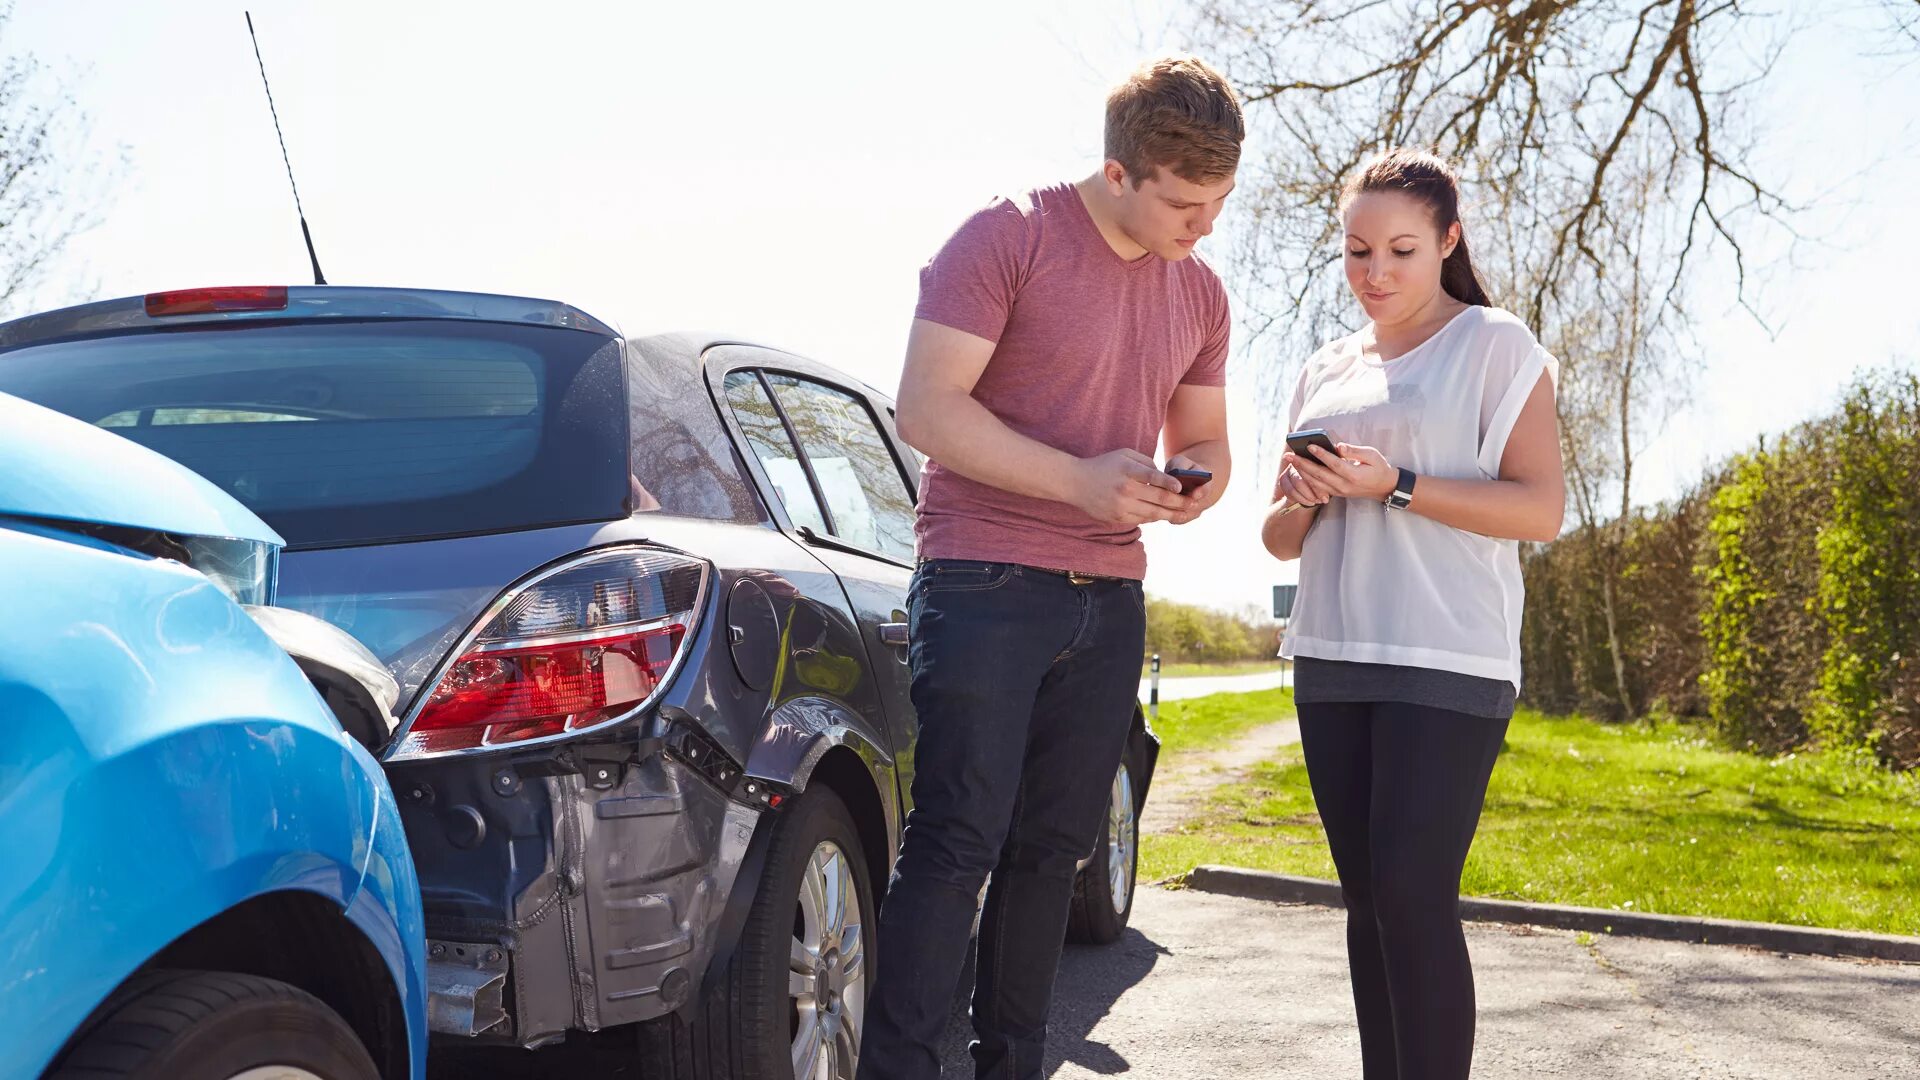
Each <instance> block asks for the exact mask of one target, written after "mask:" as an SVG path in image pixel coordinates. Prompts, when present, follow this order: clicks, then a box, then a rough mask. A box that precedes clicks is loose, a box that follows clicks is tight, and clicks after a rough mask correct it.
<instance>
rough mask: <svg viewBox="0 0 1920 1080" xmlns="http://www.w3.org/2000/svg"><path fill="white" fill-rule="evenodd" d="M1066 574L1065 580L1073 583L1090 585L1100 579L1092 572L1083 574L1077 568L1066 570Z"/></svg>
mask: <svg viewBox="0 0 1920 1080" xmlns="http://www.w3.org/2000/svg"><path fill="white" fill-rule="evenodd" d="M1066 574H1067V580H1068V581H1069V582H1071V583H1073V584H1075V585H1091V584H1093V583H1094V582H1096V581H1099V580H1100V579H1099V578H1097V577H1094V576H1093V575H1092V574H1083V573H1081V572H1079V571H1078V570H1068V571H1067V572H1066Z"/></svg>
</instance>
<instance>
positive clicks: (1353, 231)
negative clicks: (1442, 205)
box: [1340, 191, 1460, 326]
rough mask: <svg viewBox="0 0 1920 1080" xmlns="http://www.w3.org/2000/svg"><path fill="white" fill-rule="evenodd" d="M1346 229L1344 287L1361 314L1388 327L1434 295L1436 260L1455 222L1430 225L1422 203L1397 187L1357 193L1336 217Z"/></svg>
mask: <svg viewBox="0 0 1920 1080" xmlns="http://www.w3.org/2000/svg"><path fill="white" fill-rule="evenodd" d="M1340 218H1341V223H1342V224H1343V225H1344V226H1345V229H1346V234H1347V235H1346V255H1345V258H1344V259H1343V260H1342V261H1344V262H1345V263H1346V267H1347V287H1348V288H1351V289H1352V290H1353V295H1354V297H1355V298H1356V299H1358V300H1359V301H1360V306H1361V308H1363V309H1364V310H1365V311H1366V313H1367V318H1369V319H1371V320H1373V322H1374V323H1375V324H1376V325H1384V326H1392V325H1394V324H1396V323H1401V322H1405V321H1406V320H1408V319H1410V318H1413V317H1415V316H1417V315H1419V314H1420V313H1421V312H1422V311H1424V310H1425V309H1426V307H1427V305H1429V304H1431V303H1432V302H1433V301H1434V300H1435V298H1437V297H1438V296H1439V293H1440V263H1441V261H1442V260H1443V259H1445V258H1446V257H1447V256H1448V255H1450V254H1452V252H1453V248H1454V245H1455V244H1456V243H1458V242H1459V239H1460V224H1459V223H1458V222H1455V223H1454V224H1452V225H1450V226H1448V228H1447V231H1446V233H1445V234H1444V235H1443V234H1441V232H1440V231H1439V230H1438V229H1436V228H1434V225H1433V211H1432V209H1430V208H1429V207H1428V206H1427V204H1426V203H1424V202H1421V201H1420V200H1419V199H1416V198H1414V197H1413V196H1411V195H1406V194H1403V193H1401V192H1398V191H1370V192H1367V193H1365V194H1362V195H1357V196H1355V197H1354V198H1353V201H1351V202H1349V203H1348V204H1347V207H1346V209H1345V210H1344V211H1343V212H1342V213H1341V215H1340Z"/></svg>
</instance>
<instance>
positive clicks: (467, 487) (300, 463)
mask: <svg viewBox="0 0 1920 1080" xmlns="http://www.w3.org/2000/svg"><path fill="white" fill-rule="evenodd" d="M621 385H622V377H621V367H620V352H619V344H618V342H617V341H616V340H615V339H613V338H609V337H605V336H603V335H599V334H592V333H587V332H583V331H579V330H568V329H558V328H553V327H540V326H515V325H512V324H503V323H458V322H452V321H446V320H422V321H378V322H360V323H280V324H270V325H260V324H251V325H236V326H228V327H221V328H218V329H192V330H186V329H182V330H171V331H157V332H150V333H140V334H129V335H122V336H117V337H107V338H96V339H90V340H84V341H70V342H60V343H52V344H46V345H36V346H32V347H29V348H24V349H19V350H16V351H14V352H10V353H5V354H0V391H3V392H5V393H9V394H14V395H16V396H18V397H23V398H25V399H27V400H28V401H33V402H37V403H39V404H41V405H45V406H47V407H48V408H51V409H56V410H58V411H60V412H63V413H66V414H67V415H69V416H73V417H76V418H78V419H81V420H85V421H87V422H88V423H91V424H96V425H98V426H100V427H103V428H107V429H110V430H112V431H114V432H115V433H117V434H119V435H123V436H125V437H126V438H129V439H132V440H133V441H134V442H137V443H140V444H141V445H143V446H147V447H151V448H152V449H154V450H157V451H159V452H160V453H162V454H165V455H166V456H168V457H170V458H173V459H174V460H175V461H178V462H180V463H181V464H183V465H186V466H187V467H188V468H191V469H193V470H194V471H195V472H198V473H199V474H200V475H202V476H204V477H206V478H207V479H209V480H211V481H213V482H214V483H215V484H217V485H219V486H220V487H222V488H224V489H225V490H226V491H228V492H229V493H231V494H232V495H233V496H234V497H235V498H237V499H239V500H240V501H241V502H242V503H244V504H246V506H248V507H249V508H250V509H252V510H253V511H254V512H255V513H257V514H259V515H260V516H261V517H262V518H264V519H265V520H266V522H267V524H269V525H271V526H273V527H274V529H276V530H277V531H278V532H279V533H280V535H281V536H283V537H285V538H286V540H287V543H288V545H289V546H290V547H294V548H301V547H334V546H340V545H347V544H359V543H373V542H378V541H386V540H408V539H423V538H427V537H437V536H456V535H462V534H469V533H482V532H500V531H504V530H508V529H521V528H531V527H535V526H542V525H558V524H565V523H569V522H578V521H605V520H611V519H614V518H620V517H625V516H626V514H627V496H628V490H629V489H628V479H627V453H626V437H627V430H626V428H627V424H626V412H627V410H626V401H625V396H624V394H623V393H622V390H621Z"/></svg>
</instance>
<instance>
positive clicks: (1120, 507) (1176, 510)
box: [1073, 450, 1199, 525]
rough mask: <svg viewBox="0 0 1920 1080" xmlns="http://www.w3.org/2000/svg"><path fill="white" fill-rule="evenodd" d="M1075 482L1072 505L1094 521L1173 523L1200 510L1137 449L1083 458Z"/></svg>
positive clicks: (1134, 523) (1196, 501)
mask: <svg viewBox="0 0 1920 1080" xmlns="http://www.w3.org/2000/svg"><path fill="white" fill-rule="evenodd" d="M1077 473H1078V475H1077V476H1076V477H1075V482H1074V497H1073V505H1075V506H1077V507H1079V508H1080V509H1081V510H1083V511H1085V512H1086V514H1087V516H1089V517H1091V518H1093V519H1094V520H1095V521H1104V522H1106V523H1108V524H1110V525H1143V524H1145V523H1147V522H1149V521H1172V520H1174V519H1175V517H1176V515H1180V514H1187V515H1189V517H1188V520H1191V519H1192V518H1191V515H1193V514H1197V513H1198V512H1199V511H1198V509H1197V507H1198V500H1197V499H1195V498H1194V497H1193V496H1191V495H1182V494H1180V481H1178V480H1175V479H1174V478H1173V477H1171V476H1168V475H1167V474H1166V473H1164V472H1161V471H1160V467H1159V466H1157V465H1155V464H1154V463H1153V459H1152V458H1150V457H1148V456H1147V455H1145V454H1142V453H1140V452H1139V451H1138V450H1114V451H1112V452H1110V453H1105V454H1101V455H1100V456H1099V457H1094V458H1082V459H1081V460H1080V464H1079V466H1078V469H1077Z"/></svg>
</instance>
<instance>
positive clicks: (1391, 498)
mask: <svg viewBox="0 0 1920 1080" xmlns="http://www.w3.org/2000/svg"><path fill="white" fill-rule="evenodd" d="M1413 481H1414V474H1413V470H1412V469H1401V470H1400V479H1399V481H1398V482H1397V483H1395V484H1394V485H1393V490H1392V491H1390V492H1388V493H1387V500H1386V501H1387V507H1388V509H1391V510H1405V509H1406V508H1407V507H1409V506H1411V505H1413Z"/></svg>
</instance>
